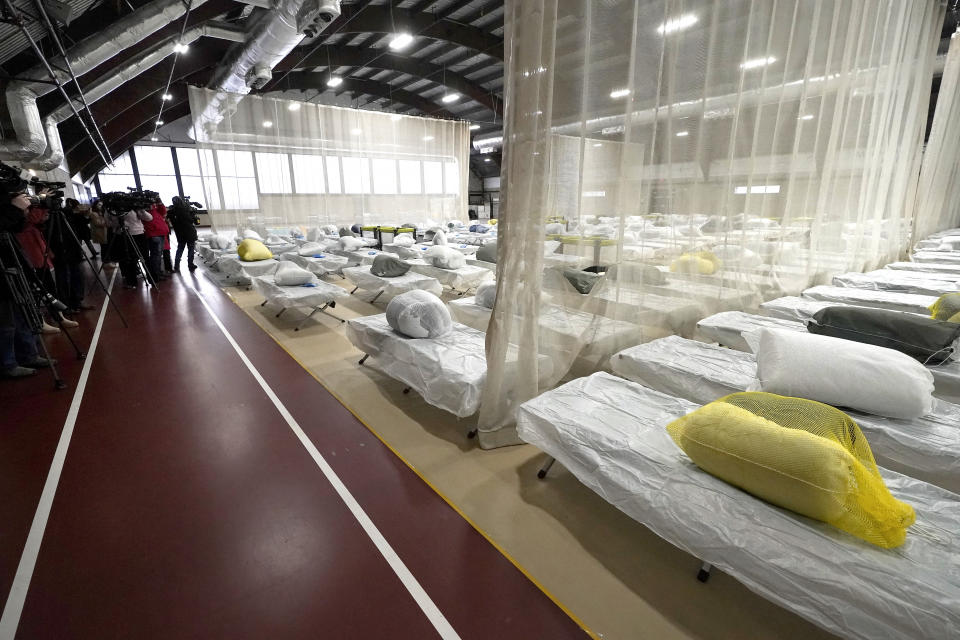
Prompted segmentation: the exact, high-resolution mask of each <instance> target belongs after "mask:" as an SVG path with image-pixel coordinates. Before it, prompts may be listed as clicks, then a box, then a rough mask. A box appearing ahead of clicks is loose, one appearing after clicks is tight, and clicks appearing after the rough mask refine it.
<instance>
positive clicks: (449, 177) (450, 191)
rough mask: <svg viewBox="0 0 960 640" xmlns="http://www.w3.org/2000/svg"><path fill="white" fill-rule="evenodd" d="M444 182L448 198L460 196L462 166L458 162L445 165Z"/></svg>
mask: <svg viewBox="0 0 960 640" xmlns="http://www.w3.org/2000/svg"><path fill="white" fill-rule="evenodd" d="M443 181H444V185H445V187H446V194H447V195H448V196H456V195H460V165H459V164H458V163H457V161H456V160H454V161H453V162H445V163H443Z"/></svg>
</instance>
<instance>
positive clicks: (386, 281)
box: [343, 265, 443, 298]
mask: <svg viewBox="0 0 960 640" xmlns="http://www.w3.org/2000/svg"><path fill="white" fill-rule="evenodd" d="M343 275H344V277H345V278H347V280H349V281H350V282H352V283H354V284H355V285H357V286H358V287H360V288H361V289H365V290H367V291H377V292H380V291H382V292H383V295H385V296H387V297H388V298H392V297H393V296H397V295H400V294H401V293H404V292H406V291H412V290H414V289H423V290H424V291H429V292H430V293H432V294H434V295H437V296H439V295H440V294H441V293H443V286H442V285H441V284H440V283H439V282H437V280H436V278H431V277H430V276H425V275H423V274H420V273H415V272H414V271H407V272H406V273H405V274H403V275H402V276H397V277H396V278H384V277H382V276H375V275H373V274H372V273H370V265H366V266H362V267H347V268H346V269H344V270H343Z"/></svg>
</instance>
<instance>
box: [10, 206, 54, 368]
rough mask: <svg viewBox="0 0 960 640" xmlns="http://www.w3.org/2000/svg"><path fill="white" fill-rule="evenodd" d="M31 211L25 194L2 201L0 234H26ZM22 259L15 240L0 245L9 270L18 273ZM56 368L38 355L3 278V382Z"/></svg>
mask: <svg viewBox="0 0 960 640" xmlns="http://www.w3.org/2000/svg"><path fill="white" fill-rule="evenodd" d="M29 207H30V197H29V196H28V195H27V194H26V192H25V191H21V190H18V191H14V192H7V193H4V194H3V196H2V199H0V233H7V234H9V236H8V237H12V236H13V234H16V233H18V232H20V231H22V230H23V227H24V224H25V221H26V216H25V212H26V211H27V209H28V208H29ZM11 249H13V250H11ZM19 258H20V257H19V256H18V255H17V251H16V249H15V245H14V244H13V241H12V240H11V242H10V243H6V242H5V243H3V244H2V245H0V260H2V261H3V265H4V267H5V268H7V269H16V268H17V266H16V265H20V259H19ZM52 364H53V362H52V361H51V360H48V359H46V358H43V357H41V356H40V354H39V353H38V351H37V339H36V337H35V336H34V335H33V332H32V331H31V330H30V326H29V325H28V324H27V318H26V317H25V316H24V314H23V311H22V310H21V309H20V308H19V306H18V305H17V303H16V302H15V300H14V297H13V291H11V290H10V288H9V286H8V284H7V279H6V278H0V378H25V377H27V376H32V375H34V374H35V373H36V372H37V369H39V368H42V367H50V366H51V365H52Z"/></svg>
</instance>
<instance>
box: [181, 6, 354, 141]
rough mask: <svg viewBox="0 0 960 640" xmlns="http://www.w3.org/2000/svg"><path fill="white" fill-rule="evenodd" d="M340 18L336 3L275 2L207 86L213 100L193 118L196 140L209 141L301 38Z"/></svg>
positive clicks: (267, 79) (259, 18)
mask: <svg viewBox="0 0 960 640" xmlns="http://www.w3.org/2000/svg"><path fill="white" fill-rule="evenodd" d="M339 15H340V0H278V2H277V5H276V7H275V8H273V9H271V10H269V11H265V12H264V13H263V14H261V15H260V16H259V17H258V18H257V21H256V23H255V24H254V25H253V27H252V28H251V29H250V31H249V37H248V39H247V43H246V44H245V45H244V46H242V47H239V48H237V49H236V50H235V51H232V52H231V53H230V55H229V57H228V60H227V62H226V63H225V64H224V65H223V66H222V67H221V68H220V69H218V70H217V71H216V72H215V74H214V77H213V80H212V81H211V82H210V84H209V85H208V86H209V87H210V88H212V89H213V90H214V93H213V96H212V97H211V99H210V101H209V102H208V103H207V105H206V106H205V108H204V109H203V111H202V112H201V113H200V114H198V115H196V116H194V121H193V133H194V137H195V138H196V139H197V140H201V141H202V140H210V139H211V138H212V137H213V134H214V133H215V132H216V130H217V127H218V126H219V125H220V122H222V121H223V118H224V117H225V116H226V115H227V114H228V113H233V112H234V111H235V110H236V106H237V104H238V103H239V102H240V100H241V99H242V98H243V96H245V95H247V94H248V93H250V90H251V88H257V87H260V86H263V85H264V84H266V83H267V82H269V80H270V70H272V69H273V68H274V67H275V66H277V64H278V63H279V62H280V61H281V60H283V59H284V58H285V57H287V54H289V53H290V52H291V51H292V50H293V48H294V47H296V46H297V45H298V44H300V41H301V40H303V38H304V37H305V35H307V34H310V35H314V34H315V33H317V32H318V31H322V30H323V29H324V28H325V27H326V25H328V24H330V22H332V21H333V20H334V19H336V18H337V17H338V16H339Z"/></svg>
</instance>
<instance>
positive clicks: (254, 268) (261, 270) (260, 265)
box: [217, 255, 280, 278]
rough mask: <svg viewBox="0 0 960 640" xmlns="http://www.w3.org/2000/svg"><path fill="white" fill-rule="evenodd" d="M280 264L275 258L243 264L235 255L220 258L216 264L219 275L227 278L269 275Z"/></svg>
mask: <svg viewBox="0 0 960 640" xmlns="http://www.w3.org/2000/svg"><path fill="white" fill-rule="evenodd" d="M279 264H280V263H279V262H278V261H277V259H276V258H269V259H267V260H257V261H256V262H244V261H243V260H241V259H240V257H239V256H237V255H232V256H222V257H221V258H220V260H219V261H218V262H217V268H218V269H219V270H220V272H221V273H223V274H225V275H228V276H238V275H241V274H243V275H245V276H247V277H248V278H256V277H258V276H266V275H270V274H271V273H273V272H274V271H276V270H277V266H278V265H279Z"/></svg>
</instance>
